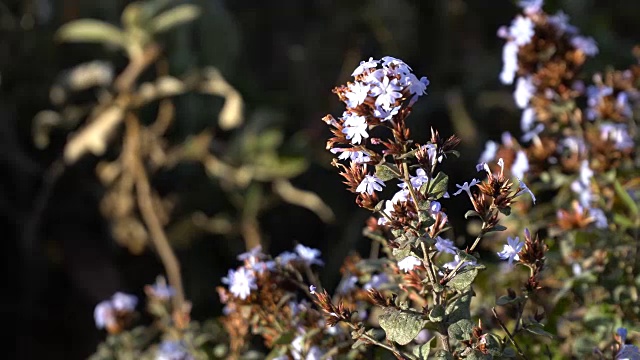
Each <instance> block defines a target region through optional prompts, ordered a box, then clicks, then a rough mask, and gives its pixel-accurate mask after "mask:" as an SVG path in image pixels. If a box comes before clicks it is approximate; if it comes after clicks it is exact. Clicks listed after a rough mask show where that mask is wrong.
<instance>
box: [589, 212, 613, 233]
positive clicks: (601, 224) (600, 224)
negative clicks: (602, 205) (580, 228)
mask: <svg viewBox="0 0 640 360" xmlns="http://www.w3.org/2000/svg"><path fill="white" fill-rule="evenodd" d="M589 216H590V217H592V218H593V220H594V221H593V224H594V225H595V227H596V228H597V229H606V228H607V227H608V226H609V223H608V221H607V215H605V213H604V211H603V210H602V209H599V208H590V209H589Z"/></svg>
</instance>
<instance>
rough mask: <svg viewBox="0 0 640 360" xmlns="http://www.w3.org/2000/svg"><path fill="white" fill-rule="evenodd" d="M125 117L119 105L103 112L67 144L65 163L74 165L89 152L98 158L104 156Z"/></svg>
mask: <svg viewBox="0 0 640 360" xmlns="http://www.w3.org/2000/svg"><path fill="white" fill-rule="evenodd" d="M123 115H124V110H123V109H122V108H120V107H119V106H117V105H112V106H111V107H109V108H107V109H106V110H104V111H102V112H101V113H100V114H99V115H98V116H97V117H96V118H95V119H94V120H93V121H92V122H90V123H89V124H87V125H86V126H85V127H84V128H82V129H80V130H79V131H78V132H77V133H76V134H74V135H73V136H72V137H71V140H69V141H68V142H67V144H66V146H65V148H64V159H65V162H66V163H67V164H73V163H75V162H76V161H77V160H78V159H80V157H82V156H83V155H85V154H86V153H88V152H90V153H92V154H93V155H96V156H100V155H102V154H104V152H105V151H106V149H107V142H108V141H109V137H110V136H111V134H112V133H113V131H114V130H115V128H116V127H117V126H118V124H120V122H121V120H122V117H123Z"/></svg>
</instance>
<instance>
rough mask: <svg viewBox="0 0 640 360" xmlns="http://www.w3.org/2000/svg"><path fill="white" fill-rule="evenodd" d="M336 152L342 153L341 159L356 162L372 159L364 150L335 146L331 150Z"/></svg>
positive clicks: (339, 157)
mask: <svg viewBox="0 0 640 360" xmlns="http://www.w3.org/2000/svg"><path fill="white" fill-rule="evenodd" d="M330 151H331V152H332V153H334V154H338V153H340V155H339V156H338V159H340V160H347V159H349V160H351V161H353V162H356V163H366V162H369V161H371V157H370V156H369V154H367V153H366V152H364V151H360V150H356V151H353V150H350V149H348V148H333V149H331V150H330Z"/></svg>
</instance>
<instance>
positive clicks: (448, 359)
mask: <svg viewBox="0 0 640 360" xmlns="http://www.w3.org/2000/svg"><path fill="white" fill-rule="evenodd" d="M434 359H435V360H453V355H451V353H450V352H448V351H444V350H440V351H438V352H437V353H436V354H435V355H434Z"/></svg>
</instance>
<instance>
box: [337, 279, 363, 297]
mask: <svg viewBox="0 0 640 360" xmlns="http://www.w3.org/2000/svg"><path fill="white" fill-rule="evenodd" d="M357 283H358V277H357V276H349V277H347V278H344V279H342V281H341V282H340V284H339V285H338V288H337V289H336V292H337V293H338V294H342V295H344V294H347V293H349V292H350V291H351V290H353V289H354V288H355V287H356V284H357Z"/></svg>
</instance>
